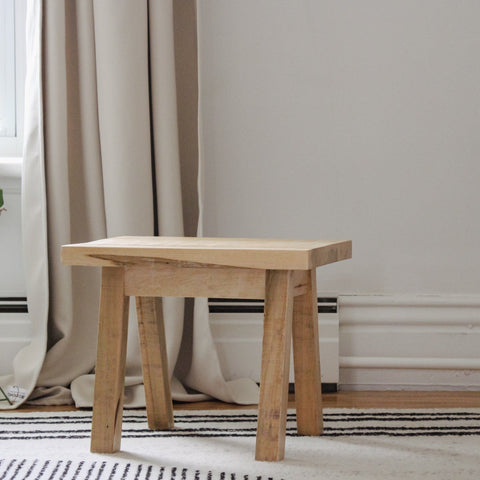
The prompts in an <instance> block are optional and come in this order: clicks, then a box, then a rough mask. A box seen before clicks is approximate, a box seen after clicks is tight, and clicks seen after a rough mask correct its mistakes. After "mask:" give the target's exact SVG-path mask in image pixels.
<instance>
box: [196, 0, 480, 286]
mask: <svg viewBox="0 0 480 480" xmlns="http://www.w3.org/2000/svg"><path fill="white" fill-rule="evenodd" d="M199 16H200V27H201V28H200V29H201V32H200V55H201V58H200V62H201V101H202V112H203V114H202V118H203V141H204V148H203V154H204V162H205V192H206V198H205V224H206V228H205V229H206V234H208V235H222V236H228V235H232V236H273V237H304V238H351V239H353V245H354V251H353V256H354V258H353V260H352V261H349V262H343V264H336V265H332V266H328V267H326V268H325V269H324V270H323V271H322V272H321V276H320V275H319V288H321V289H323V290H326V291H333V292H337V293H341V294H349V293H363V294H371V293H380V294H382V293H391V294H400V293H410V294H425V293H439V294H448V295H449V294H477V293H479V291H480V281H479V280H480V277H479V272H480V253H479V249H478V245H479V244H480V222H479V221H478V214H479V200H480V188H479V183H480V161H479V159H480V135H479V127H480V62H479V61H478V55H479V52H480V28H479V23H478V19H479V18H480V2H478V1H477V0H463V1H453V0H449V1H442V0H422V1H420V2H419V1H418V0H403V1H398V0H387V1H385V0H364V1H362V2H358V1H355V0H350V1H338V0H328V1H327V0H322V1H318V0H310V1H307V0H302V1H300V0H281V1H280V0H262V1H258V0H242V1H228V2H225V1H224V0H202V2H199Z"/></svg>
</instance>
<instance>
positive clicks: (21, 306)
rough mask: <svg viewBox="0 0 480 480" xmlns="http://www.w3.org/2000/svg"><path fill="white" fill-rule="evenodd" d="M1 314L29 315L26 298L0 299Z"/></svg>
mask: <svg viewBox="0 0 480 480" xmlns="http://www.w3.org/2000/svg"><path fill="white" fill-rule="evenodd" d="M0 313H28V306H27V298H26V297H0Z"/></svg>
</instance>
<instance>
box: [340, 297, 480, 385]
mask: <svg viewBox="0 0 480 480" xmlns="http://www.w3.org/2000/svg"><path fill="white" fill-rule="evenodd" d="M338 304H339V325H340V326H339V328H340V357H339V365H340V383H341V384H343V388H345V389H347V388H348V389H354V390H355V389H361V388H362V386H365V388H372V386H374V387H375V388H377V389H397V388H398V389H400V388H402V389H404V388H406V389H412V388H418V389H424V388H425V389H432V388H433V387H435V386H438V387H440V385H441V386H442V387H447V388H458V389H462V388H468V389H472V388H473V389H480V358H479V356H478V352H479V351H480V296H477V295H463V296H460V295H355V296H341V297H339V299H338ZM367 386H368V387H367Z"/></svg>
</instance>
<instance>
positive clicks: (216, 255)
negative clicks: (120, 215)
mask: <svg viewBox="0 0 480 480" xmlns="http://www.w3.org/2000/svg"><path fill="white" fill-rule="evenodd" d="M351 257H352V242H351V241H350V240H340V241H324V240H271V239H252V238H201V237H113V238H106V239H103V240H96V241H94V242H88V243H78V244H73V245H64V246H63V247H62V263H64V264H66V265H89V266H120V265H122V264H128V263H130V262H131V261H132V260H135V259H138V260H140V259H141V258H143V259H158V260H159V261H161V260H167V261H170V260H173V261H178V262H193V263H203V264H211V265H220V266H230V267H245V268H259V269H269V270H309V269H312V268H315V267H319V266H321V265H326V264H327V263H333V262H338V261H340V260H346V259H348V258H351Z"/></svg>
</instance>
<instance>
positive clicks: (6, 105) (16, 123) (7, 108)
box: [0, 0, 26, 157]
mask: <svg viewBox="0 0 480 480" xmlns="http://www.w3.org/2000/svg"><path fill="white" fill-rule="evenodd" d="M25 7H26V0H0V157H19V156H21V155H22V141H23V108H24V88H25Z"/></svg>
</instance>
